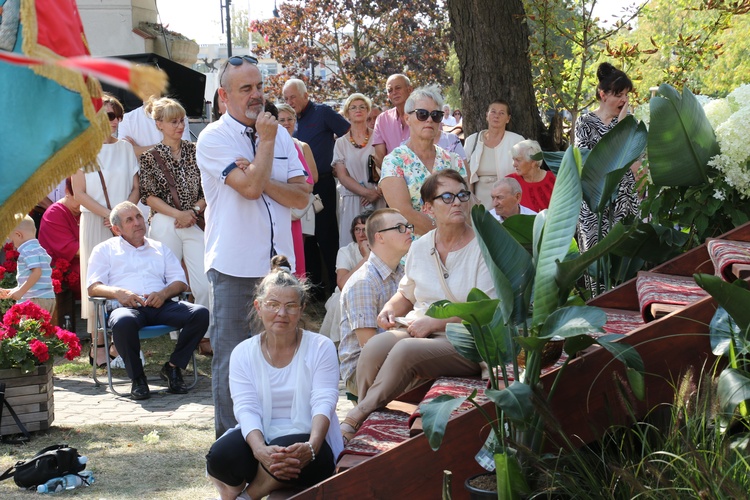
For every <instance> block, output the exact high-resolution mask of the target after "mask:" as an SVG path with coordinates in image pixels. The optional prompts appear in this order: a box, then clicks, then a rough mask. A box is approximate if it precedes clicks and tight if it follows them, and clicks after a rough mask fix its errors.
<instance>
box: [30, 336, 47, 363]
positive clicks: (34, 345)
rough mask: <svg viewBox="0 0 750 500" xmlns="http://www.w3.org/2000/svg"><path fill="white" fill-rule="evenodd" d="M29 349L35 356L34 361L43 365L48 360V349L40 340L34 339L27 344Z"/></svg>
mask: <svg viewBox="0 0 750 500" xmlns="http://www.w3.org/2000/svg"><path fill="white" fill-rule="evenodd" d="M29 349H31V352H32V354H33V355H34V356H36V359H38V360H39V362H40V363H44V362H46V361H47V360H48V359H49V349H48V348H47V344H45V343H44V342H42V341H41V340H38V339H34V340H32V341H31V342H29Z"/></svg>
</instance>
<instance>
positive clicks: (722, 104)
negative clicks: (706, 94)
mask: <svg viewBox="0 0 750 500" xmlns="http://www.w3.org/2000/svg"><path fill="white" fill-rule="evenodd" d="M703 112H704V113H706V118H708V121H709V123H710V124H711V126H712V127H713V128H714V130H716V128H717V127H718V126H719V125H721V124H722V123H724V122H725V121H727V119H729V117H730V116H731V115H732V109H731V108H730V107H729V103H728V102H727V100H726V99H711V100H710V101H708V102H707V103H706V104H705V105H703Z"/></svg>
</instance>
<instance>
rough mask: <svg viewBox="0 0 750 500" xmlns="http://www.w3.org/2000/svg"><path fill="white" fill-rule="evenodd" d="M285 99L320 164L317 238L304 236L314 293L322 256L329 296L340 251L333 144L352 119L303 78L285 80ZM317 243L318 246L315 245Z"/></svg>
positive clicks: (299, 135)
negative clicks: (315, 96)
mask: <svg viewBox="0 0 750 500" xmlns="http://www.w3.org/2000/svg"><path fill="white" fill-rule="evenodd" d="M282 93H283V95H284V100H285V101H286V103H287V104H288V105H290V106H291V107H292V108H293V109H294V112H295V113H297V132H296V133H295V134H294V136H295V137H296V138H297V139H299V140H300V141H302V142H305V143H307V144H309V145H310V149H311V150H312V154H313V157H314V158H315V164H316V165H317V167H318V182H316V183H315V187H314V188H313V193H315V194H317V195H319V196H320V198H321V200H322V201H323V210H321V211H320V212H318V213H317V214H315V238H306V240H305V266H306V268H307V271H308V273H310V278H311V280H312V282H313V283H314V284H315V285H316V290H315V294H316V295H317V296H318V298H324V297H322V296H320V295H319V294H320V293H321V292H323V291H324V290H323V289H322V287H320V285H321V284H322V283H323V272H322V270H321V268H320V257H322V258H323V265H324V266H325V272H326V276H327V279H328V290H326V292H327V293H324V294H323V295H324V296H325V297H327V296H328V295H330V294H331V293H332V292H333V289H334V288H335V287H336V254H337V253H338V251H339V229H338V221H337V219H336V201H337V199H338V194H337V192H336V179H334V177H333V165H332V163H333V147H334V145H335V143H336V138H337V137H343V136H344V135H345V134H346V133H347V132H348V131H349V127H350V126H351V125H350V124H349V122H348V121H347V120H346V118H344V117H343V116H341V115H340V114H338V113H337V112H336V111H334V109H333V108H331V107H330V106H327V105H325V104H319V103H316V102H313V101H311V100H310V95H309V94H308V93H307V87H306V86H305V83H304V82H303V81H302V80H299V79H297V78H291V79H289V80H287V81H286V83H284V89H283V91H282ZM316 244H317V246H316Z"/></svg>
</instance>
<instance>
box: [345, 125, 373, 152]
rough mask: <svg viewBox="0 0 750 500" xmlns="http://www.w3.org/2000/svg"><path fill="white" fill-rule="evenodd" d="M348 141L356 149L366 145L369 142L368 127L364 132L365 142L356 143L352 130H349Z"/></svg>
mask: <svg viewBox="0 0 750 500" xmlns="http://www.w3.org/2000/svg"><path fill="white" fill-rule="evenodd" d="M349 142H350V143H351V144H352V146H354V147H355V148H357V149H362V148H363V147H365V146H367V143H368V142H370V129H369V128H368V129H367V132H366V133H365V143H364V144H361V145H360V144H358V143H357V142H356V141H355V140H354V136H353V135H352V131H351V130H350V131H349Z"/></svg>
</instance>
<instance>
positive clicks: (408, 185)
mask: <svg viewBox="0 0 750 500" xmlns="http://www.w3.org/2000/svg"><path fill="white" fill-rule="evenodd" d="M442 107H443V96H442V95H441V94H440V89H438V87H436V86H434V85H430V86H427V87H420V88H418V89H416V90H415V91H414V92H412V93H411V95H410V96H409V98H408V99H407V100H406V103H405V104H404V112H405V114H406V122H407V124H408V125H409V139H408V140H407V141H406V142H405V143H404V144H403V145H401V146H399V147H397V148H395V149H394V150H393V151H391V153H390V154H388V155H387V156H386V157H385V158H384V159H383V169H382V172H381V174H380V184H379V185H380V189H381V190H382V192H383V197H384V198H385V201H386V202H387V203H388V206H390V207H392V208H395V209H397V210H398V211H399V212H401V214H402V215H403V216H404V217H406V220H407V221H408V222H409V223H410V224H413V225H414V232H415V233H416V234H418V235H422V234H426V233H427V232H428V231H430V230H432V229H433V228H434V222H433V220H432V219H431V218H430V217H429V216H427V215H426V214H424V213H422V203H423V202H430V201H431V200H422V199H421V196H420V193H419V191H420V189H421V188H422V184H423V183H424V180H425V179H426V178H427V177H428V176H429V175H430V174H432V173H433V172H437V171H440V170H444V169H447V168H450V169H453V170H457V171H458V172H459V173H460V174H461V175H462V176H466V170H465V168H464V162H463V160H462V159H461V158H459V157H458V156H456V155H452V154H450V153H449V152H448V151H445V150H444V149H442V148H441V147H439V146H437V145H436V144H435V142H434V141H435V135H436V134H437V131H438V130H440V128H441V127H442V120H443V110H442Z"/></svg>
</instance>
